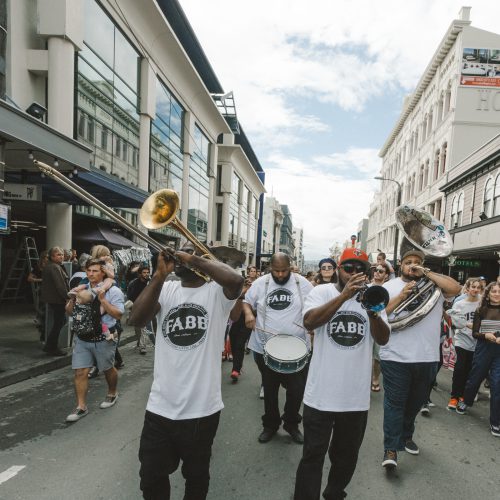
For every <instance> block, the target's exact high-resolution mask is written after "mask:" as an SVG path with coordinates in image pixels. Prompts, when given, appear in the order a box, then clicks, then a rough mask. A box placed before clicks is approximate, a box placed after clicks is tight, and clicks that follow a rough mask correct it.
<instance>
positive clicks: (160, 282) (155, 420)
mask: <svg viewBox="0 0 500 500" xmlns="http://www.w3.org/2000/svg"><path fill="white" fill-rule="evenodd" d="M172 257H174V258H175V261H174V259H173V258H172ZM193 268H195V269H197V270H198V271H201V272H202V273H204V274H205V275H206V276H207V277H208V278H210V281H208V282H207V281H205V280H204V279H203V278H201V277H200V276H199V275H198V274H195V272H193V270H192V269H193ZM173 270H175V273H176V275H177V276H179V278H180V281H165V279H166V277H167V276H168V274H169V273H171V272H172V271H173ZM242 285H243V277H242V276H241V275H240V274H238V273H237V272H236V271H234V269H232V268H231V267H229V266H228V265H227V264H223V263H222V262H218V261H213V260H209V259H204V258H202V257H200V256H198V255H195V253H194V246H193V244H192V243H190V242H188V243H185V244H184V245H182V247H181V250H180V251H178V252H175V254H174V252H173V251H172V250H170V249H166V250H165V252H162V253H160V254H159V256H158V262H157V267H156V272H155V273H154V275H153V278H152V280H151V282H150V284H149V285H148V286H147V287H146V288H145V289H144V290H143V292H142V293H141V294H140V295H139V296H138V297H137V300H136V302H135V303H134V306H133V308H132V311H131V315H130V319H129V322H130V323H131V324H132V325H136V326H145V325H146V324H148V323H149V322H150V321H151V319H152V318H153V316H154V315H155V314H157V315H158V330H157V334H156V338H157V341H156V346H155V366H154V380H153V385H152V387H151V393H150V395H149V400H148V403H147V407H146V415H145V418H144V427H143V429H142V434H141V440H140V448H139V460H140V462H141V469H140V477H141V490H142V493H143V497H144V498H145V499H159V498H162V499H169V498H170V480H169V475H170V474H172V473H173V472H175V470H177V467H178V466H179V462H180V461H181V460H182V475H183V476H184V478H185V480H186V485H185V493H184V498H186V499H188V498H189V499H204V498H206V496H207V492H208V486H209V481H210V474H209V467H210V457H211V453H212V443H213V440H214V437H215V434H216V432H217V427H218V425H219V418H220V412H221V410H222V408H223V406H224V405H223V403H222V398H221V365H220V345H221V342H222V340H223V336H224V330H225V326H226V323H227V319H228V317H229V312H230V311H231V309H232V307H233V305H234V303H235V300H236V299H237V298H238V297H239V295H240V293H241V289H242Z"/></svg>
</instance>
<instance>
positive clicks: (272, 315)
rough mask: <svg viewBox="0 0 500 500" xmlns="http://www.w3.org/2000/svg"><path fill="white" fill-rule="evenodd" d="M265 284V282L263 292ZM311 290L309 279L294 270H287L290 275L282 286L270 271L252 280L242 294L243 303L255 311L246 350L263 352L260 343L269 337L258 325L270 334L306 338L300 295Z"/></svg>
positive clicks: (262, 345)
mask: <svg viewBox="0 0 500 500" xmlns="http://www.w3.org/2000/svg"><path fill="white" fill-rule="evenodd" d="M297 280H298V283H297ZM267 283H269V284H268V286H267V294H266V284H267ZM299 287H300V293H299ZM312 289H313V286H312V285H311V283H310V282H309V281H307V280H306V279H305V278H304V277H302V276H300V275H299V274H295V273H290V278H289V280H288V281H287V282H286V283H285V284H284V285H278V284H277V283H276V282H275V281H274V279H273V277H272V276H271V274H266V275H265V276H261V277H260V278H258V279H256V280H255V281H254V282H253V283H252V286H251V287H250V288H249V289H248V291H247V292H246V294H245V302H246V303H247V304H250V305H251V306H252V308H253V310H254V311H257V319H256V328H255V330H254V331H252V334H251V336H250V340H249V342H248V347H249V349H251V350H252V351H254V352H257V353H260V354H263V352H264V344H265V343H266V341H267V340H268V339H269V338H271V336H272V334H267V333H265V332H263V331H261V330H259V328H262V329H264V330H268V331H270V332H272V333H286V334H288V335H295V336H297V337H300V338H301V339H303V340H305V341H307V338H306V333H307V332H306V330H305V329H304V328H303V327H302V326H301V325H302V302H301V295H302V299H303V300H305V298H306V296H307V295H308V293H309V292H310V291H311V290H312Z"/></svg>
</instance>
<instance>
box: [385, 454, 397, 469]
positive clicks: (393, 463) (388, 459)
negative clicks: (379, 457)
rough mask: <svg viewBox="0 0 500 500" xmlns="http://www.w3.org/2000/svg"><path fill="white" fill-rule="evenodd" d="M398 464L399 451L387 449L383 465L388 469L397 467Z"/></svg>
mask: <svg viewBox="0 0 500 500" xmlns="http://www.w3.org/2000/svg"><path fill="white" fill-rule="evenodd" d="M397 466H398V453H397V451H395V450H385V451H384V460H383V461H382V467H385V468H386V469H388V470H391V469H395V468H396V467H397Z"/></svg>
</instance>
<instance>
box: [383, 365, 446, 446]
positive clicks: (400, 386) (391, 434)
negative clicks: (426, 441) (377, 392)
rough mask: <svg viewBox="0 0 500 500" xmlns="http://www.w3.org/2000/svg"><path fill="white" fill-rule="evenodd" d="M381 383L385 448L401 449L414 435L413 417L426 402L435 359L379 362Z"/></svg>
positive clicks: (436, 367)
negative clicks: (423, 361)
mask: <svg viewBox="0 0 500 500" xmlns="http://www.w3.org/2000/svg"><path fill="white" fill-rule="evenodd" d="M380 367H381V369H382V375H383V382H384V450H396V451H399V450H404V447H405V442H406V440H408V439H411V438H412V437H413V432H414V431H415V417H416V416H417V414H418V412H419V410H420V408H422V406H423V405H424V404H425V403H427V399H428V397H429V387H430V384H431V383H432V381H433V380H434V378H435V376H436V373H437V369H438V362H437V361H436V362H428V363H400V362H398V361H383V360H381V361H380Z"/></svg>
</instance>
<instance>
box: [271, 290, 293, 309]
mask: <svg viewBox="0 0 500 500" xmlns="http://www.w3.org/2000/svg"><path fill="white" fill-rule="evenodd" d="M291 303H292V292H290V290H287V289H286V288H276V290H273V291H272V292H271V293H269V294H268V295H267V305H268V306H269V307H270V308H271V309H274V310H276V311H282V310H283V309H286V308H287V307H289V306H290V304H291Z"/></svg>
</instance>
